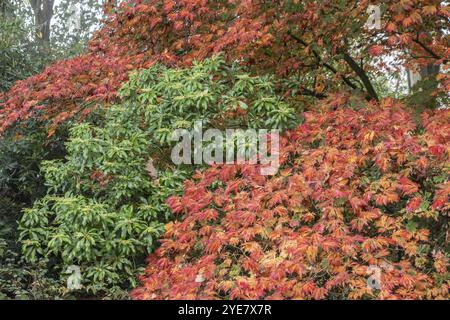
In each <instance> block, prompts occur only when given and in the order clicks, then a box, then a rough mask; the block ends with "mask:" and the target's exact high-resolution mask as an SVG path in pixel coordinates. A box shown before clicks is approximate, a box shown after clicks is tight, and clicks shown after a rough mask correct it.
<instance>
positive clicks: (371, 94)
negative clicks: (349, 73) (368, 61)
mask: <svg viewBox="0 0 450 320" xmlns="http://www.w3.org/2000/svg"><path fill="white" fill-rule="evenodd" d="M343 56H344V61H345V62H347V64H348V65H349V66H350V68H352V70H353V71H355V73H356V74H357V75H358V77H359V78H360V79H361V81H362V83H363V85H364V87H365V88H366V90H367V94H368V95H369V97H370V98H372V99H375V100H376V101H379V98H378V95H377V92H376V90H375V88H374V87H373V85H372V82H370V79H369V77H368V76H367V74H366V72H365V71H364V69H363V68H361V67H360V66H359V64H358V63H357V62H356V61H355V60H353V58H352V57H351V56H350V55H349V54H348V53H343Z"/></svg>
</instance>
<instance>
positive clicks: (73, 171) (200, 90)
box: [20, 57, 295, 295]
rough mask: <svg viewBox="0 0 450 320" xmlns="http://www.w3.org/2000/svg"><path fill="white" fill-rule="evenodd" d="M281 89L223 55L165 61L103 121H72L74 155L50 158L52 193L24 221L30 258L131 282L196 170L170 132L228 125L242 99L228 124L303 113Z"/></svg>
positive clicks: (91, 288) (95, 287)
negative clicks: (186, 64)
mask: <svg viewBox="0 0 450 320" xmlns="http://www.w3.org/2000/svg"><path fill="white" fill-rule="evenodd" d="M273 86H274V85H273V83H272V82H270V81H269V79H268V78H266V77H263V78H261V77H250V76H249V75H248V74H246V73H244V72H243V71H242V70H240V68H238V67H236V66H234V67H233V66H232V67H229V66H227V65H225V64H224V61H223V60H222V59H221V58H220V57H215V58H213V59H209V60H206V61H204V62H203V63H199V64H195V65H194V67H192V68H188V69H179V70H171V69H166V68H164V67H162V66H159V65H157V66H154V67H152V68H150V69H148V70H144V71H142V72H139V73H136V74H134V75H133V76H131V80H130V81H129V82H128V83H126V84H125V85H124V86H123V88H122V90H121V96H122V97H123V102H122V104H119V105H117V106H114V107H111V108H110V109H108V111H107V112H106V115H105V116H102V115H98V117H97V120H96V121H97V122H100V123H101V124H100V125H92V124H89V123H84V124H79V125H76V126H74V127H73V128H72V129H71V130H70V136H69V141H68V142H67V144H66V148H67V152H68V155H67V157H66V159H65V160H64V161H60V160H57V161H50V162H44V163H43V165H42V167H43V173H44V175H45V181H46V185H47V186H48V188H49V194H48V195H47V196H45V197H44V198H42V199H40V200H38V201H37V202H36V203H35V204H34V206H33V208H32V209H27V210H25V213H24V215H23V218H22V220H21V224H20V230H21V241H22V243H23V251H24V254H25V257H26V258H27V260H28V261H30V262H36V261H38V260H39V258H40V257H47V258H48V257H55V258H57V259H58V260H59V261H60V263H58V264H57V266H56V268H57V272H60V273H61V272H65V270H66V269H68V268H69V267H70V266H71V265H77V266H79V267H80V268H81V271H82V275H83V284H84V285H85V286H84V289H85V290H86V291H87V292H89V293H94V294H97V293H98V294H100V293H104V292H107V294H109V295H111V292H120V290H119V291H118V290H116V289H120V288H126V287H127V286H132V287H133V286H134V285H135V281H136V274H138V273H139V267H140V266H142V262H143V259H144V258H145V256H146V254H148V253H149V252H151V251H152V249H153V248H154V245H155V244H156V240H157V239H158V238H159V236H160V235H161V234H163V232H164V223H166V222H167V221H168V220H167V219H168V218H169V217H170V216H171V214H170V211H169V209H168V208H167V206H166V205H165V202H166V200H167V198H168V197H169V196H171V195H174V194H176V193H177V192H178V190H179V189H180V188H181V185H182V181H183V179H184V178H185V177H186V176H187V175H188V174H189V171H190V170H192V169H185V170H184V171H180V170H177V169H176V168H173V166H170V164H171V163H170V148H169V147H170V146H171V145H173V144H174V142H171V133H172V131H173V130H175V129H176V128H183V127H185V128H191V127H192V126H193V124H194V122H195V121H198V120H200V121H203V122H204V124H205V127H207V126H211V124H213V123H214V122H221V123H222V124H223V125H226V124H227V122H225V121H224V120H223V119H224V116H225V115H228V116H229V114H230V112H231V113H233V112H236V110H237V109H238V110H241V108H243V106H246V107H245V109H246V110H243V109H242V110H241V113H240V116H239V117H238V118H236V119H234V120H233V119H232V117H230V116H229V118H230V121H229V122H228V124H230V122H232V123H235V124H236V125H239V126H241V127H246V126H247V127H248V126H258V125H261V124H263V125H265V126H269V127H277V126H280V127H285V126H287V125H289V124H290V123H292V121H293V120H292V119H293V118H294V119H295V117H294V115H295V110H294V109H292V108H290V107H289V106H288V104H287V103H285V102H283V100H282V99H281V98H280V97H277V96H276V95H275V94H274V89H273ZM247 104H248V106H247ZM244 114H245V116H244ZM280 114H281V115H282V116H281V115H280ZM278 115H280V116H278ZM264 120H267V121H264ZM93 121H94V120H93ZM152 157H154V158H155V159H153V158H152ZM155 165H158V166H159V167H160V168H162V169H161V170H160V172H159V174H158V170H157V169H156V168H155ZM161 171H162V172H161ZM65 278H67V275H63V276H62V279H65ZM108 290H110V291H108ZM99 292H100V293H99Z"/></svg>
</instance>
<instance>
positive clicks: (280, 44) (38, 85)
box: [0, 0, 450, 162]
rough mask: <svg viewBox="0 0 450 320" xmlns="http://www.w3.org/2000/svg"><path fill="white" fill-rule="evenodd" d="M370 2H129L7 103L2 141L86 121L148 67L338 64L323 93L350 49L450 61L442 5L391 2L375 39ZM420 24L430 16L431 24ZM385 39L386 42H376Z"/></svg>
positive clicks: (312, 68) (314, 67)
mask: <svg viewBox="0 0 450 320" xmlns="http://www.w3.org/2000/svg"><path fill="white" fill-rule="evenodd" d="M370 3H371V1H366V0H364V1H356V0H355V1H347V5H346V6H340V5H339V6H338V5H336V1H331V0H330V1H319V2H318V1H314V0H306V1H301V3H300V1H282V2H277V1H272V2H271V1H263V2H261V1H248V0H239V1H209V0H179V1H174V0H149V1H143V0H129V1H124V2H122V4H121V6H120V8H118V9H117V10H116V11H112V8H110V7H108V10H107V11H108V12H110V14H109V16H108V18H107V19H106V21H105V23H104V26H103V28H102V29H101V30H100V31H99V32H97V33H96V35H95V36H94V38H93V39H92V41H91V42H90V44H89V50H88V51H87V52H86V53H85V54H83V55H81V56H79V57H76V58H73V59H69V60H65V61H60V62H57V63H55V64H54V65H52V66H50V67H48V68H47V69H45V70H44V71H43V72H42V73H41V74H39V75H36V76H33V77H31V78H28V79H26V80H24V81H20V82H18V83H17V84H16V85H15V86H14V87H13V88H12V89H11V90H10V91H9V92H7V93H4V94H0V133H1V132H3V131H4V130H6V129H7V128H8V127H10V126H11V124H13V123H15V122H16V121H18V120H24V119H28V118H30V117H36V116H38V117H39V118H43V119H49V120H51V121H52V123H53V128H55V127H57V125H58V124H59V123H61V122H63V121H65V120H67V119H69V118H72V117H74V116H76V115H81V116H84V115H86V114H87V113H89V112H90V111H91V110H92V108H95V107H96V106H97V104H98V103H104V102H106V103H108V102H110V101H111V100H114V99H115V98H116V93H117V90H118V88H119V87H120V86H121V84H122V83H123V82H124V81H126V80H127V79H128V72H129V71H130V70H135V69H140V68H146V67H149V66H150V65H152V64H153V63H155V62H156V61H160V62H163V63H165V64H167V65H189V64H190V63H191V62H192V61H193V60H202V59H204V58H206V57H209V56H211V55H213V54H215V53H219V52H225V53H226V57H227V58H229V59H230V60H236V59H243V61H244V62H245V63H247V64H249V65H252V66H254V67H255V70H256V71H260V72H267V71H270V72H274V73H277V74H280V75H282V76H285V75H288V74H290V73H292V72H297V71H299V70H300V71H302V73H309V72H311V73H313V74H316V73H322V74H324V73H325V72H324V70H322V71H320V69H323V68H324V67H325V66H324V65H323V64H322V62H321V61H320V59H321V58H323V59H326V60H327V61H333V60H334V64H335V66H334V67H332V70H334V71H335V72H334V74H333V75H332V77H333V79H329V80H330V81H328V82H327V83H323V84H322V83H321V84H320V85H318V86H317V88H315V89H317V93H318V94H320V93H322V91H323V90H324V88H325V86H326V85H329V86H331V87H332V89H333V85H334V84H336V83H338V82H339V81H340V80H342V79H343V78H345V77H344V76H347V77H349V76H354V74H352V71H351V70H349V68H348V66H347V65H346V64H345V62H344V61H342V60H339V58H337V57H338V55H339V53H340V52H341V51H346V50H347V51H349V52H350V51H355V50H352V48H351V47H348V44H349V43H352V42H354V41H353V40H352V39H356V40H358V41H359V42H362V43H361V46H364V48H362V50H357V51H360V52H363V54H364V53H365V52H367V51H369V52H370V54H372V55H379V54H381V53H382V52H389V51H390V50H391V49H392V48H395V49H400V50H403V52H404V53H405V55H406V54H407V53H408V52H409V49H411V48H413V49H414V51H417V52H418V53H417V56H419V57H421V58H419V59H418V60H417V59H413V60H414V61H416V60H417V61H419V62H420V63H422V64H426V63H430V62H436V63H439V62H444V61H448V58H449V56H450V50H448V37H447V34H446V33H445V31H444V32H441V31H439V30H445V26H446V23H448V21H447V20H446V19H448V16H449V9H448V8H449V7H448V6H446V5H444V4H442V1H438V0H421V1H412V0H411V1H401V2H400V3H398V2H392V1H378V2H377V3H378V4H382V3H385V6H384V7H386V10H385V12H383V21H386V26H385V27H383V28H382V29H380V30H373V31H367V30H365V29H364V28H363V26H364V24H365V22H366V20H367V14H366V11H367V8H368V6H369V4H370ZM422 16H426V19H427V23H426V24H424V23H422V19H421V17H422ZM355 24H357V25H360V28H355ZM423 30H425V32H422V31H423ZM428 30H430V31H433V32H432V33H427V32H426V31H428ZM299 39H300V42H299ZM361 39H362V41H361ZM366 39H367V41H366ZM379 39H387V40H386V41H384V40H383V42H382V43H377V42H376V41H378V40H379ZM372 40H373V41H372ZM419 43H420V44H419ZM369 48H370V49H369ZM425 48H426V49H425ZM366 49H367V50H366ZM320 56H323V57H320ZM424 56H425V57H426V58H423V57H424ZM354 58H355V59H358V60H359V59H360V58H363V56H358V57H356V56H355V57H354ZM318 59H319V60H318ZM338 65H339V67H338ZM338 70H342V71H338ZM328 71H329V70H328ZM332 80H334V81H332ZM439 80H440V81H441V83H442V86H441V87H440V89H439V90H442V91H444V92H448V90H449V88H450V81H449V78H448V76H447V75H446V74H444V73H442V74H440V75H439ZM309 91H310V90H309ZM309 91H307V92H309ZM331 91H333V90H331ZM435 152H440V150H439V149H436V150H435ZM379 161H381V162H382V161H383V159H380V160H379Z"/></svg>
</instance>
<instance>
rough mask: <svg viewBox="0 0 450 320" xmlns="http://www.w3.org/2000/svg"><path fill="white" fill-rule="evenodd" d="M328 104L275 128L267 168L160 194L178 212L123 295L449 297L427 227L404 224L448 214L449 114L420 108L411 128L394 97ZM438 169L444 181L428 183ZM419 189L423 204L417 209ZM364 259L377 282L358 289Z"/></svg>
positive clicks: (219, 172) (215, 173) (235, 170)
mask: <svg viewBox="0 0 450 320" xmlns="http://www.w3.org/2000/svg"><path fill="white" fill-rule="evenodd" d="M340 98H341V99H340V101H344V100H345V99H344V100H343V98H342V97H340ZM335 100H336V97H333V101H335ZM333 101H328V102H326V103H324V104H323V105H322V106H321V107H320V108H319V110H318V111H314V112H307V113H306V115H305V116H306V119H305V122H304V124H302V125H301V126H299V127H298V128H297V129H295V130H293V131H291V132H288V133H287V134H286V135H285V136H284V138H283V139H282V151H281V163H282V169H281V171H280V172H279V174H278V175H276V176H274V177H265V176H261V175H260V174H259V170H258V168H257V167H256V166H250V165H242V166H237V165H226V166H214V167H211V168H210V169H208V170H206V171H204V172H198V173H197V174H196V176H194V180H193V181H187V182H186V184H185V193H184V195H182V196H180V197H172V198H170V199H169V200H168V204H169V206H170V207H171V208H172V210H173V212H174V213H176V214H178V215H180V217H181V219H180V220H179V221H176V222H172V223H170V224H168V225H167V231H166V234H165V237H164V238H163V239H162V240H161V247H160V248H159V249H158V250H157V251H156V252H155V253H154V254H153V255H151V256H150V257H149V260H148V267H147V269H146V274H145V276H143V277H142V279H141V280H142V285H141V287H139V288H137V289H135V290H134V291H133V292H132V294H131V295H132V297H133V298H134V299H326V298H348V299H360V298H373V299H424V298H427V299H442V298H444V299H448V298H449V295H448V288H449V283H448V276H447V278H446V279H447V280H444V281H441V280H439V279H440V278H444V279H445V275H446V274H447V270H448V256H445V254H443V252H442V248H440V247H439V246H438V245H437V242H436V241H435V240H432V238H433V237H434V235H433V232H435V230H431V228H430V229H429V228H427V227H426V226H427V224H426V223H425V224H420V225H418V227H417V228H411V227H409V226H408V221H409V220H410V219H415V218H419V215H420V214H422V213H423V211H424V210H425V211H428V212H432V213H434V214H436V215H438V216H439V217H445V216H448V212H449V209H450V200H449V192H450V182H449V181H448V170H449V167H448V164H449V161H448V160H449V154H450V153H449V152H450V121H449V120H450V111H448V110H442V111H435V112H434V113H429V114H426V115H424V116H423V120H422V125H423V126H424V128H425V129H424V130H422V131H421V130H418V128H417V127H416V124H415V122H414V121H413V120H412V117H411V115H410V113H409V112H408V111H407V110H406V109H405V107H404V106H402V105H401V104H399V103H397V102H396V101H393V100H389V101H383V102H382V103H381V105H375V104H372V105H368V106H367V107H364V108H362V109H360V110H352V109H350V108H348V107H346V106H345V105H346V104H345V103H343V106H340V107H336V106H335V103H333ZM437 146H439V147H441V148H443V150H444V151H443V152H442V153H439V154H435V153H434V152H432V151H431V150H432V148H433V147H437ZM439 175H441V176H442V175H443V176H444V177H445V176H447V179H446V181H445V182H443V183H441V184H439V185H433V184H431V185H430V183H429V181H430V179H432V178H433V177H435V176H439ZM423 196H428V197H430V198H429V199H430V200H431V201H433V205H432V208H425V209H424V210H422V209H419V207H420V205H421V202H422V197H423ZM421 210H422V211H421ZM424 221H426V220H424ZM442 227H443V228H445V225H443V226H442ZM427 245H429V246H431V247H430V250H429V251H428V252H426V253H424V252H422V250H421V249H420V248H423V247H424V246H427ZM370 266H378V267H379V268H380V269H381V288H380V289H379V290H375V289H371V288H370V287H368V285H367V280H368V278H369V277H370V272H369V271H370ZM447 275H448V274H447Z"/></svg>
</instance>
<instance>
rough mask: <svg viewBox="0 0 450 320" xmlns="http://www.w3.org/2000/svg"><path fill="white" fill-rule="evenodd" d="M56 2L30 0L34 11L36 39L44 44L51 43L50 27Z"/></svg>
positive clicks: (50, 0) (51, 0) (52, 0)
mask: <svg viewBox="0 0 450 320" xmlns="http://www.w3.org/2000/svg"><path fill="white" fill-rule="evenodd" d="M54 3H55V0H30V4H31V7H32V8H33V12H34V22H35V28H36V40H37V41H38V42H39V43H41V44H43V45H44V46H48V45H49V44H50V27H51V21H52V18H53V5H54Z"/></svg>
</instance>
